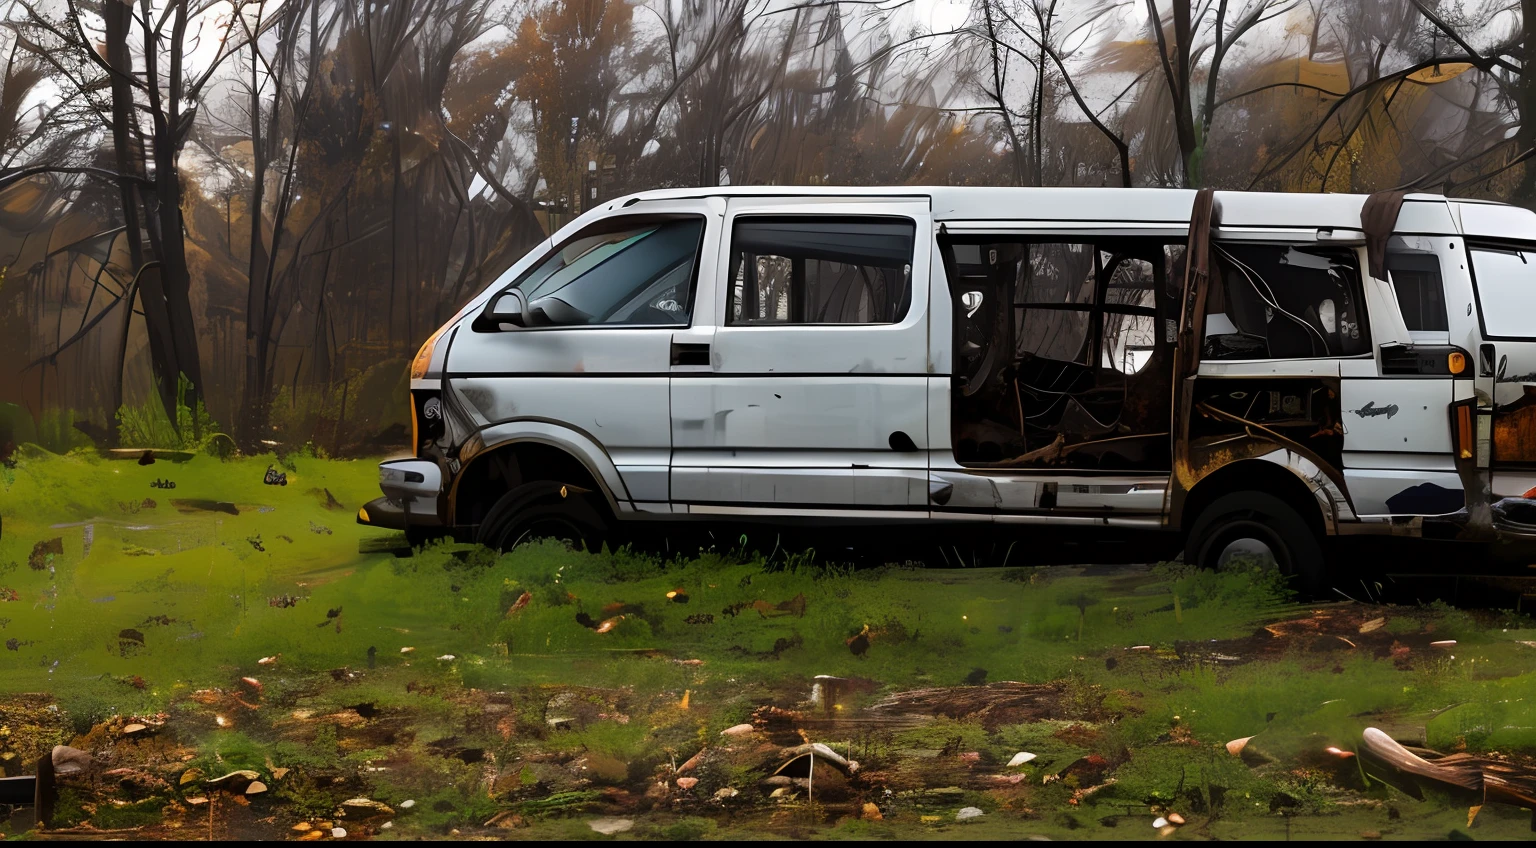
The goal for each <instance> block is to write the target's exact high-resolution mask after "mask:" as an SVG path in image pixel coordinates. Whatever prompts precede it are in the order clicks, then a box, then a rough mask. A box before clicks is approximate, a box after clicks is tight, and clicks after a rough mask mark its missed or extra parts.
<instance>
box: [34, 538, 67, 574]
mask: <svg viewBox="0 0 1536 848" xmlns="http://www.w3.org/2000/svg"><path fill="white" fill-rule="evenodd" d="M63 555H64V539H63V537H59V536H55V537H54V538H52V539H49V540H48V541H46V542H38V543H37V544H35V545H33V546H32V553H31V554H30V555H29V556H28V557H27V565H29V566H31V567H32V570H33V571H47V570H48V566H49V565H51V564H52V563H53V557H58V556H63Z"/></svg>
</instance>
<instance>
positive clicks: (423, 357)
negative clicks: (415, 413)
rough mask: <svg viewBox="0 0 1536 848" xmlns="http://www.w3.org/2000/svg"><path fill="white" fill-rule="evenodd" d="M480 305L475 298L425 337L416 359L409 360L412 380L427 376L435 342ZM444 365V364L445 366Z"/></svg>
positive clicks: (435, 348) (435, 347)
mask: <svg viewBox="0 0 1536 848" xmlns="http://www.w3.org/2000/svg"><path fill="white" fill-rule="evenodd" d="M481 303H483V301H481V300H479V299H478V298H477V299H476V300H471V301H470V302H469V303H466V304H464V306H463V307H462V308H460V309H459V311H458V312H455V313H454V315H453V317H452V318H449V319H448V320H447V321H444V322H443V326H441V327H438V328H437V332H435V333H433V334H432V335H430V336H428V337H427V341H426V343H425V344H423V345H422V346H421V350H418V351H416V358H415V359H412V360H411V379H412V380H421V379H424V378H425V377H426V376H427V370H428V369H429V368H431V367H432V354H433V353H435V352H436V351H437V342H438V340H439V339H441V338H442V337H443V333H445V332H447V331H448V330H449V328H451V327H453V326H454V325H455V324H458V323H459V319H460V318H463V317H464V316H465V315H468V314H469V312H470V310H472V309H474V308H476V307H478V306H480V305H481ZM446 364H447V363H444V365H445V366H446Z"/></svg>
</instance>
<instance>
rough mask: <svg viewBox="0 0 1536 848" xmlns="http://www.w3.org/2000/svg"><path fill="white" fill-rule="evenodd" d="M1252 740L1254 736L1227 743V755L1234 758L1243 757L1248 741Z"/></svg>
mask: <svg viewBox="0 0 1536 848" xmlns="http://www.w3.org/2000/svg"><path fill="white" fill-rule="evenodd" d="M1252 738H1253V737H1252V736H1244V737H1243V738H1241V739H1233V740H1232V741H1231V742H1228V743H1227V753H1228V754H1231V755H1232V756H1234V757H1237V756H1241V755H1242V753H1243V749H1244V748H1246V747H1248V741H1249V740H1250V739H1252Z"/></svg>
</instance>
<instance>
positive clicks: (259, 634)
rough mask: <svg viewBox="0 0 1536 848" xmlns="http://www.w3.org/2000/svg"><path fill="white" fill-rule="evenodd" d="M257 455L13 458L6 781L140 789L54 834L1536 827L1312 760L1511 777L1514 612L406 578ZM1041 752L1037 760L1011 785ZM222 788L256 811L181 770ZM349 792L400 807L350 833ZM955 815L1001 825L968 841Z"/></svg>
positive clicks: (884, 572) (923, 583) (1122, 832)
mask: <svg viewBox="0 0 1536 848" xmlns="http://www.w3.org/2000/svg"><path fill="white" fill-rule="evenodd" d="M272 462H275V460H274V459H273V458H271V457H266V458H248V459H242V460H235V461H227V462H224V461H220V460H217V459H212V458H204V457H199V458H196V459H193V460H191V461H189V462H187V463H184V464H173V463H168V462H163V461H162V462H157V463H155V464H153V465H150V466H139V465H137V464H135V463H134V462H131V461H104V460H98V459H95V458H93V457H82V456H70V457H54V456H51V455H46V454H41V453H32V454H26V453H23V454H22V455H21V457H20V460H19V462H18V464H17V466H16V467H15V468H13V469H0V516H3V521H4V535H3V537H0V641H4V642H5V648H6V649H5V650H0V759H3V762H4V764H5V766H6V770H7V771H8V772H18V771H20V770H23V768H24V767H25V766H26V764H28V763H30V762H31V761H32V760H35V758H36V756H37V755H38V753H39V752H41V751H43V750H46V749H47V748H48V747H50V746H51V745H53V744H55V743H57V742H71V743H72V744H74V745H75V746H76V747H80V748H82V749H84V750H87V751H90V752H92V753H93V754H95V755H97V758H98V760H99V762H100V767H101V768H104V769H114V770H115V769H121V770H123V771H120V772H116V773H115V774H114V779H113V780H110V781H107V782H105V783H102V782H99V781H98V782H93V783H90V784H88V785H87V784H81V785H80V786H78V787H75V788H72V789H70V790H68V792H69V795H68V797H67V798H66V799H65V801H67V802H68V803H67V804H66V803H63V802H61V809H62V810H65V812H66V813H67V815H64V816H63V818H62V822H63V824H78V823H82V822H88V823H89V825H91V826H94V827H96V828H114V827H117V828H123V827H143V828H146V830H142V831H140V834H141V835H152V836H161V837H179V838H198V837H204V838H205V837H207V836H208V835H209V833H210V832H212V833H214V834H215V835H218V836H256V837H280V836H294V837H297V836H299V835H300V831H293V830H290V828H291V827H292V826H293V825H295V824H296V823H299V822H301V821H302V822H305V823H307V824H309V825H318V824H320V823H321V822H322V821H325V820H329V821H331V822H332V824H336V823H338V822H339V823H341V824H344V825H345V826H346V827H347V828H349V838H352V837H358V836H361V835H370V836H377V837H381V838H382V837H390V838H393V837H406V836H428V837H431V836H443V835H450V834H451V832H452V831H453V830H455V829H457V830H459V831H460V835H471V834H474V833H479V832H490V833H496V832H500V828H504V827H512V826H516V827H517V828H519V830H518V835H520V836H530V837H532V836H550V837H560V836H584V837H590V836H592V835H594V832H593V830H592V829H591V825H590V822H591V821H592V820H593V819H596V818H599V817H618V818H623V819H625V820H626V821H630V822H632V828H631V829H630V830H628V831H626V832H625V835H629V836H650V837H658V838H661V837H665V838H699V837H704V838H715V837H732V836H740V835H763V836H768V835H780V836H792V837H798V836H815V837H825V838H875V837H890V836H900V837H911V838H921V837H929V836H931V837H941V838H957V837H965V838H992V837H998V838H1018V837H1020V836H1025V835H1032V834H1038V835H1047V836H1051V837H1052V838H1086V837H1092V838H1113V837H1123V838H1152V837H1156V836H1158V832H1157V831H1154V830H1153V829H1152V827H1151V822H1152V820H1153V818H1154V817H1155V816H1156V815H1158V814H1166V813H1171V812H1177V813H1179V814H1180V815H1182V816H1184V817H1185V818H1186V820H1187V821H1188V824H1186V825H1185V826H1184V827H1182V828H1179V829H1176V830H1174V831H1172V832H1170V833H1169V834H1167V836H1168V837H1169V838H1190V837H1209V838H1244V837H1256V836H1269V837H1284V836H1285V835H1286V834H1290V835H1291V836H1293V837H1296V838H1302V837H1317V836H1331V837H1358V836H1360V835H1361V834H1365V835H1367V836H1373V835H1380V836H1383V837H1386V838H1436V837H1440V838H1443V837H1445V836H1446V835H1448V834H1450V833H1451V832H1452V831H1453V830H1455V831H1457V832H1462V833H1467V834H1471V835H1475V836H1476V837H1477V838H1487V837H1508V838H1521V837H1525V836H1528V835H1529V832H1530V831H1529V827H1530V819H1529V814H1528V813H1523V812H1521V811H1520V810H1518V809H1515V808H1511V807H1497V806H1489V807H1488V808H1487V809H1485V810H1483V811H1482V812H1481V813H1480V814H1479V815H1478V817H1477V819H1476V822H1475V825H1474V826H1472V827H1471V828H1470V829H1469V827H1468V822H1467V816H1468V811H1467V807H1466V804H1464V803H1462V802H1459V801H1451V800H1446V799H1435V798H1433V797H1431V798H1429V799H1428V800H1425V801H1417V800H1413V799H1410V798H1408V797H1407V796H1405V795H1403V794H1401V793H1398V792H1397V791H1396V790H1392V789H1389V788H1387V787H1385V786H1382V785H1381V784H1379V783H1375V782H1368V781H1366V780H1365V779H1364V778H1363V777H1362V775H1361V774H1360V773H1359V771H1360V770H1359V768H1358V767H1357V766H1356V765H1355V764H1354V763H1353V762H1352V761H1350V760H1345V759H1339V758H1338V757H1334V756H1331V755H1328V754H1326V753H1324V749H1325V748H1326V747H1328V746H1337V747H1338V748H1341V749H1344V750H1346V751H1349V750H1353V749H1354V747H1355V745H1356V743H1357V742H1358V740H1359V739H1360V734H1361V731H1362V730H1363V729H1364V728H1365V727H1367V726H1377V727H1381V728H1383V729H1385V730H1388V731H1389V732H1390V733H1392V734H1393V735H1394V736H1396V737H1398V738H1400V739H1412V740H1417V741H1418V742H1419V743H1420V744H1423V745H1426V746H1428V747H1434V748H1438V749H1440V750H1443V751H1451V750H1465V751H1470V752H1489V751H1496V752H1500V753H1501V755H1502V756H1504V757H1506V758H1509V759H1510V761H1511V762H1512V763H1515V764H1516V765H1521V766H1523V764H1524V763H1525V762H1526V761H1525V760H1524V759H1523V758H1524V757H1526V756H1528V755H1530V754H1532V753H1536V671H1533V670H1532V669H1533V668H1536V664H1533V660H1536V647H1533V645H1532V641H1533V640H1536V631H1533V630H1531V629H1529V628H1531V626H1532V625H1531V622H1529V621H1528V620H1526V619H1524V618H1522V617H1520V616H1514V615H1498V614H1490V613H1479V614H1477V615H1476V616H1474V615H1471V614H1468V613H1465V612H1461V611H1458V610H1455V609H1451V608H1449V607H1446V606H1444V605H1431V606H1423V607H1412V608H1407V607H1373V606H1368V605H1339V606H1331V607H1302V606H1298V605H1295V604H1293V603H1291V602H1289V601H1288V600H1287V593H1286V591H1285V588H1284V586H1283V584H1282V583H1281V582H1279V581H1277V580H1276V579H1274V578H1273V577H1272V576H1270V575H1267V574H1265V573H1263V572H1261V571H1257V570H1252V569H1244V568H1238V569H1234V570H1232V571H1230V572H1228V573H1221V574H1213V573H1203V572H1193V571H1190V570H1188V569H1184V568H1183V567H1181V566H1177V565H1164V566H1158V567H1145V568H1058V569H1049V570H1046V569H1028V568H1014V569H954V570H950V569H924V568H921V567H916V566H888V567H886V568H882V569H861V570H853V569H849V568H841V567H838V566H836V565H835V564H834V565H827V564H822V563H817V562H813V561H812V560H813V557H810V556H807V555H805V554H794V555H787V554H786V553H785V552H784V551H772V552H770V555H769V556H768V557H764V556H763V555H762V554H760V553H757V552H750V551H746V550H742V549H732V544H731V543H729V542H727V541H725V540H722V541H721V542H720V543H719V545H718V547H717V549H715V550H711V551H703V552H700V553H699V554H698V555H697V556H692V557H687V558H681V559H677V560H673V561H668V562H663V561H660V560H658V559H655V558H650V557H646V556H641V555H637V554H631V553H627V552H618V553H605V554H601V555H587V554H583V553H577V552H571V551H567V550H565V549H563V548H561V547H559V546H557V545H553V544H544V545H540V546H534V547H528V548H524V549H520V550H519V551H518V552H516V553H514V554H511V555H508V556H504V557H496V556H494V555H492V554H491V553H490V552H488V551H485V550H482V549H476V548H473V547H471V546H467V545H451V544H449V545H438V546H435V547H431V548H428V549H425V550H421V551H418V552H416V554H415V555H413V556H410V557H403V558H402V557H396V556H394V555H393V554H392V553H390V552H388V551H382V550H381V549H382V548H383V547H385V546H384V545H381V544H379V543H380V541H381V536H382V534H380V533H379V532H378V531H370V530H367V529H365V528H361V527H358V526H357V525H356V524H355V523H354V521H353V515H354V512H355V508H356V505H357V504H359V503H362V502H363V501H365V500H367V499H369V498H370V497H373V496H374V494H375V492H376V485H375V480H376V470H375V466H374V464H373V463H371V462H364V461H355V462H346V461H332V460H322V459H312V458H296V459H290V460H289V462H290V464H291V469H290V470H289V471H288V485H286V486H267V485H263V483H262V474H263V472H264V470H265V469H266V467H267V465H268V464H270V463H272ZM157 480H170V481H174V482H175V484H176V486H175V488H174V489H164V488H151V483H152V482H154V481H157ZM146 499H149V500H151V501H153V504H151V503H149V502H147V501H146ZM54 539H58V540H59V542H58V543H57V544H52V540H54ZM370 549H375V550H381V552H377V553H367V552H363V551H367V550H370ZM5 598H11V600H4V599H5ZM1377 619H1381V621H1377ZM1447 641H1454V645H1443V644H1442V645H1438V646H1437V645H1432V643H1436V642H1441V643H1443V642H1447ZM263 658H268V659H269V662H266V663H262V662H260V661H261V660H262V659H263ZM817 675H827V676H831V677H832V678H837V679H833V680H828V679H822V680H820V681H818V680H817V679H816V676H817ZM241 678H250V680H249V681H245V682H242V680H241ZM1004 681H1017V682H1020V683H1022V684H1026V686H1025V687H1023V688H1018V687H1014V688H1010V687H1009V686H1007V685H1005V684H1003V683H1002V682H1004ZM934 687H947V688H946V689H945V690H944V691H942V692H941V693H938V694H937V695H934V696H930V697H927V699H926V700H925V699H924V696H922V695H921V693H922V691H923V690H926V689H929V688H934ZM914 692H917V693H918V694H916V695H914V694H912V693H914ZM1010 699H1011V700H1010ZM882 702H883V703H882ZM775 710H777V711H778V712H775ZM743 723H751V724H754V725H755V727H756V729H755V730H754V731H752V732H751V733H748V734H745V735H742V736H722V735H721V731H722V730H724V729H726V728H730V727H733V726H736V725H740V724H743ZM134 724H142V725H145V726H146V727H145V729H143V730H136V731H129V730H127V729H126V728H128V727H129V726H131V725H134ZM1249 736H1252V737H1254V739H1253V740H1252V742H1250V743H1249V747H1248V750H1247V751H1246V752H1245V755H1244V756H1243V757H1237V756H1233V755H1231V754H1229V753H1227V750H1226V749H1225V747H1224V745H1225V743H1226V742H1228V741H1230V740H1233V739H1239V738H1243V737H1249ZM802 741H813V742H823V743H827V744H830V745H832V746H833V748H834V749H835V750H836V751H838V752H839V753H841V754H843V755H845V756H850V757H851V758H852V759H855V760H858V761H859V762H860V763H861V764H862V766H861V768H860V770H859V771H857V772H855V773H854V774H852V775H851V776H845V775H841V774H836V773H834V772H836V771H837V770H836V769H833V768H831V767H829V766H826V765H823V764H820V763H818V765H817V766H816V768H817V771H816V775H817V778H816V783H815V784H814V786H815V790H814V791H815V793H817V794H816V795H815V797H814V799H813V800H814V801H815V803H813V804H807V801H808V800H811V799H807V798H806V797H805V796H804V794H803V792H802V790H803V789H804V787H803V786H800V785H798V784H793V783H790V784H789V785H787V786H777V787H775V786H772V785H769V786H765V785H764V784H763V783H762V780H763V778H765V777H766V776H768V775H769V773H770V772H772V771H774V770H775V769H776V768H777V767H778V766H779V765H781V764H782V763H783V761H784V759H785V757H784V756H783V755H782V754H781V750H782V749H784V748H786V747H788V746H792V745H794V744H798V743H800V742H802ZM701 751H702V752H704V753H703V756H702V757H698V758H696V757H695V755H696V754H700V752H701ZM1021 751H1026V752H1029V753H1033V754H1035V755H1036V757H1035V759H1034V760H1033V761H1032V762H1030V763H1028V764H1027V765H1023V766H1018V767H1009V766H1007V765H1006V763H1007V762H1008V761H1009V760H1010V759H1011V758H1012V757H1013V756H1014V755H1015V754H1016V753H1018V752H1021ZM690 760H692V761H693V762H692V763H691V764H689V761H690ZM685 764H687V765H685ZM237 768H249V769H252V770H254V771H256V772H257V773H258V775H259V779H260V780H261V781H262V782H263V783H264V784H266V785H267V786H268V791H267V792H264V793H259V794H254V795H249V796H246V795H238V796H229V795H228V794H227V793H226V794H220V793H219V792H218V791H216V790H210V788H209V787H207V786H206V785H205V784H204V782H203V780H202V779H200V777H199V775H201V777H203V778H206V777H216V776H218V775H221V774H224V773H226V772H228V771H231V770H233V769H237ZM190 770H195V771H190ZM189 773H190V774H191V775H192V776H191V777H190V778H189V777H187V775H188V774H189ZM678 775H691V776H693V778H694V779H696V780H697V783H696V784H689V785H686V786H685V785H683V784H680V783H679V782H678V780H677V777H678ZM687 779H688V778H685V783H686V781H687ZM784 782H785V781H784V780H781V781H780V784H783V783H784ZM1095 787H1097V788H1095ZM773 788H782V789H785V790H786V791H785V792H781V793H780V796H781V797H777V798H773V797H768V793H769V790H770V789H773ZM791 796H793V797H792V798H791ZM354 797H365V798H369V799H372V800H376V801H379V802H382V803H384V804H388V805H391V807H392V812H390V813H389V814H382V813H381V814H380V815H378V816H376V817H368V816H366V815H360V814H359V811H358V809H357V808H354V809H353V810H352V812H351V813H349V816H348V817H347V818H345V819H338V818H337V816H336V810H337V808H338V805H339V804H340V803H341V802H342V801H344V800H346V799H348V798H354ZM200 799H210V800H208V801H205V802H202V803H199V801H200ZM786 799H788V800H786ZM404 801H413V802H414V803H412V804H410V805H409V806H405V805H402V803H401V802H404ZM866 804H873V805H874V808H875V809H877V810H878V811H879V812H878V815H879V820H872V819H873V817H874V816H875V815H877V814H876V813H875V812H874V810H872V809H871V808H869V807H867V806H866ZM69 805H73V806H69ZM66 807H67V809H65V808H66ZM964 807H976V808H978V809H980V810H982V811H983V812H984V815H983V816H981V817H979V818H976V819H973V820H971V821H968V822H963V823H957V822H956V821H955V816H956V812H957V811H958V810H960V809H961V808H964ZM498 817H499V818H498ZM492 820H495V823H494V824H490V825H487V824H486V823H487V822H491V821H492ZM385 821H388V822H390V823H391V826H390V827H389V828H384V827H383V826H382V825H383V824H384V822H385ZM56 823H57V822H56ZM13 827H14V826H13ZM3 829H5V826H4V824H3V820H0V830H3ZM210 829H211V831H210ZM306 832H307V831H306ZM326 832H328V831H326ZM322 835H323V834H322ZM311 838H314V837H311Z"/></svg>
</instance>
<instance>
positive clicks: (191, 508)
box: [171, 498, 240, 515]
mask: <svg viewBox="0 0 1536 848" xmlns="http://www.w3.org/2000/svg"><path fill="white" fill-rule="evenodd" d="M171 506H174V507H176V509H177V510H178V511H180V512H222V513H224V514H225V515H239V514H240V508H239V507H237V506H235V505H234V504H232V503H230V502H228V501H213V500H206V499H201V498H198V499H188V498H174V499H172V500H171Z"/></svg>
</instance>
